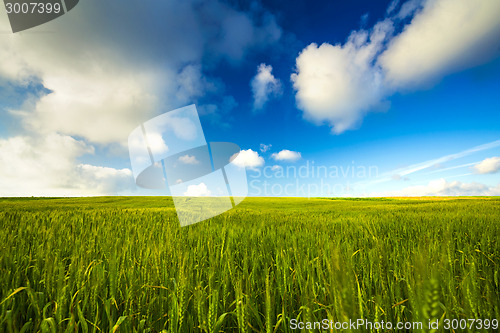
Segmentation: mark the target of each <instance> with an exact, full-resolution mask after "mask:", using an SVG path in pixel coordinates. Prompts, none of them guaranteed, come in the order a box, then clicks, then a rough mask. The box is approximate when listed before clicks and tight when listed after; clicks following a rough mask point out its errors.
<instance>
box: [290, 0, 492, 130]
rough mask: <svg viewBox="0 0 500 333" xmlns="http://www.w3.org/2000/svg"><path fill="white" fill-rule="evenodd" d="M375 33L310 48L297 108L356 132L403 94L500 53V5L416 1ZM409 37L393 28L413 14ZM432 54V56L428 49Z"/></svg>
mask: <svg viewBox="0 0 500 333" xmlns="http://www.w3.org/2000/svg"><path fill="white" fill-rule="evenodd" d="M396 7H397V2H392V3H391V5H390V6H389V8H388V12H389V13H393V14H392V15H393V16H390V17H388V18H386V19H384V20H383V21H380V22H378V23H377V24H376V25H375V26H374V27H373V28H372V29H371V30H369V31H367V30H363V29H362V30H359V31H353V32H352V33H351V34H350V36H349V38H348V40H347V42H346V43H345V44H343V45H331V44H327V43H325V44H323V45H321V46H319V47H318V46H317V45H316V44H311V45H309V46H307V47H306V48H305V49H304V50H302V52H301V53H300V55H299V56H298V57H297V59H296V71H297V72H296V73H294V74H292V76H291V79H292V81H293V84H294V88H295V89H296V96H295V97H296V101H297V105H298V107H299V108H300V109H301V110H303V111H304V117H305V118H306V119H308V120H310V121H312V122H314V123H317V124H321V123H328V124H329V125H330V126H331V127H332V131H333V132H334V133H336V134H339V133H342V132H344V131H346V130H349V129H353V128H355V127H356V126H357V125H358V124H359V123H360V122H361V120H362V118H363V117H364V116H365V115H366V114H367V113H368V112H372V111H377V110H381V109H384V107H385V104H384V99H385V98H387V97H388V96H390V95H392V94H394V93H395V92H397V91H401V90H406V89H417V88H421V87H427V86H428V85H429V84H432V83H433V82H436V81H437V80H439V79H441V78H442V77H443V76H445V75H447V74H449V73H453V72H456V71H459V70H462V69H465V68H469V67H472V66H475V65H478V64H481V63H484V62H486V61H489V60H491V59H492V58H494V57H496V56H498V54H499V48H500V20H498V17H497V16H498V15H497V13H499V12H500V2H499V1H497V0H481V1H469V0H428V1H419V0H410V1H407V2H406V3H404V4H403V5H402V6H401V9H400V11H399V12H398V13H397V14H394V10H395V8H396ZM411 16H413V17H412V18H411V22H410V23H408V24H407V25H406V26H405V27H403V29H402V32H401V33H399V34H398V35H396V36H394V35H393V26H398V25H400V24H402V22H405V21H403V20H402V19H404V18H406V17H411ZM423 50H425V51H423Z"/></svg>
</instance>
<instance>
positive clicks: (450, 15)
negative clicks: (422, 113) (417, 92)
mask: <svg viewBox="0 0 500 333" xmlns="http://www.w3.org/2000/svg"><path fill="white" fill-rule="evenodd" d="M499 12H500V2H499V1H497V0H480V1H468V0H439V1H427V2H425V4H424V6H423V9H422V10H421V11H419V12H418V13H417V14H416V15H415V16H414V18H413V20H412V21H411V23H410V24H409V25H408V26H406V27H405V29H404V31H403V32H402V33H401V34H399V35H398V36H396V37H394V38H393V39H392V40H391V42H390V45H389V47H388V48H387V50H386V51H385V52H384V53H383V54H382V55H381V56H380V57H379V59H378V60H379V63H380V65H381V66H382V68H383V69H384V70H385V71H386V80H387V81H388V82H389V83H391V84H392V85H395V86H397V87H414V86H417V87H418V86H420V85H422V84H427V83H429V82H433V81H435V80H438V79H440V78H441V77H442V76H444V75H446V74H449V73H451V72H455V71H458V70H461V69H464V68H468V67H472V66H474V65H477V64H479V63H482V62H484V61H485V60H489V59H490V58H491V57H492V56H493V55H495V54H496V55H498V47H499V46H500V20H498V13H499ZM422 50H425V52H422Z"/></svg>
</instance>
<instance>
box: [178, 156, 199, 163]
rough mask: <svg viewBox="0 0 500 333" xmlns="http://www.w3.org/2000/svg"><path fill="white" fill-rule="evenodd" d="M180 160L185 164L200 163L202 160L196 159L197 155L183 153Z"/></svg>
mask: <svg viewBox="0 0 500 333" xmlns="http://www.w3.org/2000/svg"><path fill="white" fill-rule="evenodd" d="M179 162H181V163H184V164H199V163H200V161H198V160H197V159H196V156H190V155H187V154H186V155H182V156H180V157H179Z"/></svg>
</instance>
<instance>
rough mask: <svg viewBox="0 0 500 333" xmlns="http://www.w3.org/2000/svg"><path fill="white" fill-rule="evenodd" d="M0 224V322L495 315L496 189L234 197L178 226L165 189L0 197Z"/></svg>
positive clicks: (253, 321)
mask: <svg viewBox="0 0 500 333" xmlns="http://www.w3.org/2000/svg"><path fill="white" fill-rule="evenodd" d="M448 199H449V198H448ZM0 221H1V222H0V223H1V228H0V247H1V249H0V331H2V332H38V331H40V332H108V331H109V332H117V331H119V332H162V331H163V332H191V331H192V332H292V331H294V330H293V329H292V327H291V325H290V322H291V320H292V319H295V320H296V321H303V322H318V321H321V320H324V319H328V320H331V321H334V322H342V321H346V320H349V319H352V320H356V319H366V320H371V321H382V320H384V321H386V322H407V321H421V322H428V321H429V320H433V319H440V320H444V319H447V318H448V319H465V318H476V319H490V320H491V319H495V318H496V319H500V277H499V269H498V267H499V265H500V243H499V241H498V239H499V235H500V198H495V197H489V198H467V199H465V198H453V199H449V200H441V199H440V198H408V199H404V198H378V199H328V198H317V199H303V198H246V199H245V200H244V201H243V203H241V204H240V205H239V206H237V207H236V208H235V209H233V210H231V211H228V212H226V213H224V214H222V215H219V216H216V217H214V218H212V219H210V220H207V221H205V222H201V223H197V224H194V225H192V226H189V227H184V228H180V227H179V224H178V221H177V218H176V214H175V209H174V206H173V203H172V199H171V198H168V197H98V198H25V199H19V198H11V199H6V198H4V199H0ZM488 330H489V331H492V330H493V328H489V329H487V331H488ZM311 331H317V330H314V329H312V330H311ZM327 331H335V329H333V330H327ZM347 331H349V330H347ZM359 331H361V332H363V331H372V330H371V329H366V328H364V329H361V330H357V331H356V332H359ZM483 331H484V330H483Z"/></svg>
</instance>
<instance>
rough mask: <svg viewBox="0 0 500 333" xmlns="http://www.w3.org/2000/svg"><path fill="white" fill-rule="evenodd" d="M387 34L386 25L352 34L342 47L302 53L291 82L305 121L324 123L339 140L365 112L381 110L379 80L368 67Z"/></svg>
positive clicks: (326, 46) (378, 73)
mask: <svg viewBox="0 0 500 333" xmlns="http://www.w3.org/2000/svg"><path fill="white" fill-rule="evenodd" d="M392 29H393V26H392V22H391V21H389V20H386V21H382V22H379V23H377V25H375V27H374V28H373V31H372V32H371V33H369V32H368V31H364V30H361V31H354V32H353V33H351V35H350V36H349V39H348V41H347V43H346V44H344V45H330V44H327V43H325V44H323V45H321V46H319V47H318V46H317V45H316V44H311V45H309V46H308V47H306V48H305V49H304V50H302V52H301V53H300V55H299V56H298V58H297V73H295V74H292V77H291V79H292V82H293V86H294V88H295V89H296V91H297V92H296V96H295V97H296V100H297V105H298V107H299V108H300V109H302V110H303V111H304V117H305V118H306V119H308V120H310V121H312V122H315V123H317V124H320V123H322V122H327V123H328V124H330V125H331V126H332V131H333V132H334V133H336V134H339V133H342V132H344V131H346V130H348V129H351V128H353V127H355V126H356V125H357V124H358V123H359V122H360V120H361V119H362V117H363V116H364V115H365V114H366V113H367V112H369V111H371V110H373V109H381V108H382V104H381V102H380V101H381V99H382V98H383V96H384V87H383V76H382V73H381V71H380V69H379V68H376V67H374V66H373V65H372V64H373V61H374V59H375V56H376V55H377V54H378V53H379V52H380V51H381V49H382V47H383V42H384V40H385V38H386V37H387V35H389V34H391V33H392Z"/></svg>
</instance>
